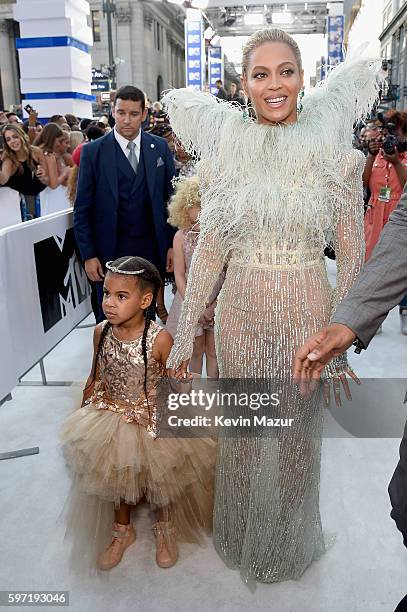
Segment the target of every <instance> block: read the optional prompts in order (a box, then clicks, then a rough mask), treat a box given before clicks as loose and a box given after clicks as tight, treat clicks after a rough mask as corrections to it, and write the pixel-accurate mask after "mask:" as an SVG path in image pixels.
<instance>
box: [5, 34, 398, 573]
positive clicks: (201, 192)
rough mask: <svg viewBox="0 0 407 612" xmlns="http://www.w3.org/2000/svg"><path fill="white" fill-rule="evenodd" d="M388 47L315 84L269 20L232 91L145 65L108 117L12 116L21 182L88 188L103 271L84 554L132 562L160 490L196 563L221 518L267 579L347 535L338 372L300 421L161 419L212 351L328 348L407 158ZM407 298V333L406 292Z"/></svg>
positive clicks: (252, 365) (90, 221)
mask: <svg viewBox="0 0 407 612" xmlns="http://www.w3.org/2000/svg"><path fill="white" fill-rule="evenodd" d="M379 64H380V62H379V61H377V62H375V61H372V60H371V59H363V58H358V59H353V60H349V61H348V62H345V65H344V66H343V67H342V68H343V69H342V70H340V69H339V70H333V71H332V73H331V74H330V75H329V77H328V84H329V85H330V86H326V87H325V88H319V89H317V90H316V91H315V92H310V93H309V94H307V95H306V96H305V97H304V98H303V97H302V93H301V92H302V90H303V85H304V83H303V80H304V74H303V69H302V60H301V54H300V50H299V48H298V45H297V44H296V43H295V41H294V40H293V39H292V38H291V37H290V36H289V35H288V34H286V33H285V32H283V31H281V30H278V29H267V30H262V31H260V32H257V33H255V34H253V35H252V36H251V37H250V39H249V40H248V42H247V43H246V45H245V47H244V51H243V58H242V72H243V73H242V82H241V86H242V91H238V86H237V84H232V87H231V90H230V93H229V94H227V93H226V91H225V89H224V88H223V83H222V82H221V81H219V82H218V83H217V89H218V93H217V96H211V95H209V94H207V93H201V92H193V91H189V90H186V89H181V90H172V91H170V92H168V93H167V94H166V95H165V96H164V99H163V101H162V102H156V103H154V104H152V105H151V104H150V103H149V102H148V101H147V100H146V96H145V94H144V93H143V92H142V91H141V90H140V89H138V88H136V87H133V86H130V85H129V86H124V87H122V88H120V89H119V90H118V91H117V93H116V96H115V99H114V102H113V107H112V116H111V117H107V118H106V121H102V122H101V121H98V122H95V121H92V120H87V119H82V121H81V122H79V120H78V119H77V118H75V117H73V116H72V115H65V116H62V115H61V116H59V115H58V116H55V117H52V118H51V120H50V122H49V123H48V124H47V125H45V126H41V125H39V124H38V122H37V117H36V116H35V113H31V115H30V119H29V120H28V122H27V123H26V125H24V126H20V125H19V121H14V120H13V121H11V120H10V117H7V123H4V126H3V128H2V137H3V141H4V142H3V163H2V170H1V172H0V183H1V184H3V185H8V186H10V187H11V188H13V189H17V190H19V191H20V192H21V193H26V194H27V195H28V196H34V197H36V196H38V195H39V196H40V201H41V210H42V211H43V212H44V213H45V214H47V213H49V212H53V211H54V210H55V209H59V208H58V206H60V202H61V200H62V199H63V198H65V203H66V201H67V198H69V201H70V203H71V204H73V209H74V213H73V214H74V230H75V237H76V242H77V247H78V252H79V254H80V258H81V260H82V262H83V265H84V267H85V270H86V274H87V276H88V278H89V280H90V282H91V283H92V286H93V288H94V298H95V299H94V312H95V318H96V323H97V325H96V327H95V333H94V358H93V363H92V368H91V373H90V376H89V378H88V381H87V384H86V387H85V391H84V398H83V404H82V406H81V407H80V408H78V409H77V410H76V411H75V412H74V413H73V414H72V415H71V416H70V417H69V418H68V420H67V422H66V423H65V425H64V428H63V430H62V433H61V436H62V441H63V445H64V451H65V453H66V457H67V460H68V463H69V464H70V466H71V469H72V472H73V474H74V479H75V486H76V488H75V489H74V490H73V492H72V493H71V497H70V510H69V512H68V527H67V531H68V533H69V534H70V535H71V536H72V538H73V555H74V559H76V560H75V561H74V564H75V563H77V555H78V553H79V554H80V555H82V553H83V551H84V547H85V548H86V546H87V544H86V543H89V546H88V549H87V552H88V553H89V555H88V556H89V558H90V561H91V563H94V564H97V565H98V567H99V568H100V569H102V570H108V569H111V568H112V567H114V566H116V565H117V564H118V563H119V562H120V560H121V558H122V556H123V554H124V552H125V550H126V549H127V548H128V547H129V546H130V545H131V544H132V543H133V542H134V540H135V537H136V535H135V530H134V528H133V525H132V520H131V515H130V512H131V508H132V506H134V505H136V504H137V503H138V502H139V501H140V500H141V499H142V498H143V497H145V498H146V499H147V501H149V502H150V503H151V505H152V507H153V508H154V510H155V511H156V520H155V523H154V525H153V530H154V534H155V537H156V543H157V553H156V560H157V563H158V565H159V566H160V567H170V566H171V565H174V564H175V563H176V561H177V557H178V549H177V539H178V540H182V539H185V540H189V541H199V539H200V533H201V532H202V531H205V530H206V531H207V530H211V529H212V528H213V534H214V535H213V537H214V544H215V548H216V550H217V552H218V553H219V555H220V556H221V557H222V558H223V559H224V560H225V563H226V564H227V565H228V566H229V567H235V568H238V569H239V570H240V572H241V576H242V578H243V579H244V580H245V581H249V580H257V581H260V582H276V581H281V580H287V579H293V578H295V579H298V578H299V577H300V576H301V575H302V574H303V572H304V571H305V569H306V568H307V567H308V566H309V565H310V563H312V561H313V560H315V559H316V558H319V557H320V556H321V555H322V553H323V552H324V551H325V541H324V537H323V532H322V527H321V520H320V515H319V479H320V450H321V435H322V433H321V432H322V417H323V414H322V406H321V402H320V401H319V400H320V397H319V396H318V393H317V394H316V395H315V394H314V395H312V394H306V393H304V394H299V393H297V392H294V391H293V390H292V388H291V387H289V388H287V390H284V392H283V397H282V401H281V406H280V408H279V410H280V411H281V415H282V416H283V414H284V415H289V416H290V417H293V418H294V419H295V422H296V433H295V435H291V432H290V434H286V433H285V432H284V433H281V434H278V435H277V437H276V438H275V439H270V438H268V437H262V436H255V437H253V438H246V437H243V438H242V437H239V436H234V437H233V436H232V437H227V436H226V437H220V439H219V441H218V442H217V444H216V443H215V442H214V441H213V440H210V439H198V440H194V441H190V440H188V441H185V440H166V439H162V438H160V436H159V431H158V425H157V418H158V417H157V412H158V407H157V404H156V401H157V400H156V389H157V385H158V382H159V380H160V379H161V377H162V376H163V375H164V373H165V371H166V370H167V371H168V374H169V376H170V377H172V378H174V379H175V380H178V381H180V382H182V381H183V382H186V381H188V380H190V378H191V373H195V374H198V375H201V374H202V370H203V356H204V355H205V356H206V369H207V374H208V376H209V377H211V378H214V379H217V378H218V377H220V378H223V379H233V378H252V379H265V380H271V379H273V378H276V377H277V378H280V379H281V378H282V379H288V377H290V375H291V372H292V369H293V363H294V357H295V354H296V352H297V351H298V349H299V348H300V347H301V346H302V345H304V346H306V347H307V346H308V349H309V350H308V353H309V352H310V351H311V350H314V349H315V346H316V345H314V344H310V345H307V341H308V337H309V336H311V335H312V334H316V333H317V332H318V331H319V330H320V329H321V328H322V327H324V326H325V325H327V324H328V323H329V321H330V318H331V316H332V314H333V311H334V310H335V308H336V307H337V306H339V305H340V304H341V301H342V300H343V299H344V298H345V296H346V294H347V293H348V292H349V291H350V289H351V287H352V285H353V284H354V282H355V280H356V278H357V277H358V275H359V273H360V271H361V269H362V267H363V264H364V262H365V261H370V260H371V258H374V249H375V246H376V243H377V242H378V240H379V237H380V234H381V232H382V230H383V228H384V226H385V224H386V223H387V222H388V221H389V216H390V215H391V213H392V211H393V210H394V209H395V207H396V206H397V204H398V201H399V199H400V197H401V195H402V192H403V189H404V185H405V182H406V180H407V153H406V151H407V146H406V145H405V142H406V139H407V114H405V113H402V112H398V111H389V112H387V113H385V114H384V115H380V114H377V115H375V116H372V115H370V112H371V108H372V104H373V101H374V100H375V98H377V95H378V80H377V74H378V66H379ZM259 67H260V68H259ZM248 100H250V108H251V112H244V111H245V110H246V109H247V101H248ZM299 100H300V103H299ZM356 101H357V104H356ZM225 102H232V103H233V104H226V103H225ZM356 108H357V109H358V111H359V112H360V114H359V115H357V114H356V111H355V109H356ZM333 109H334V112H333ZM361 116H364V117H366V116H370V117H372V118H371V119H370V120H369V121H367V122H366V123H365V124H363V125H362V124H360V119H361ZM1 120H2V115H0V121H1ZM355 125H358V129H357V130H356V131H355V129H354V126H355ZM352 136H353V143H352ZM236 144H237V145H238V146H236ZM225 152H226V153H225ZM362 180H363V186H364V192H363V190H362ZM364 240H365V241H366V250H364ZM327 247H330V249H331V256H332V257H335V258H336V263H337V270H338V274H337V286H336V291H335V292H333V290H332V287H331V285H330V283H329V281H328V277H327V274H326V263H325V260H324V252H326V249H327ZM169 279H170V280H172V282H173V285H174V291H173V293H174V294H175V295H174V297H173V301H172V304H171V308H170V312H169V314H168V313H167V309H166V305H165V301H164V291H163V285H164V282H165V281H166V280H169ZM406 290H407V287H406ZM406 292H407V291H406ZM400 312H401V316H402V331H403V333H406V332H407V323H406V320H407V299H406V298H404V299H403V300H402V301H401V302H400ZM156 316H158V317H159V318H160V320H161V322H162V323H163V324H165V325H164V326H159V325H158V324H157V323H156V322H155V319H156ZM304 350H305V349H304ZM308 353H307V352H305V353H304V355H303V356H302V359H303V362H304V363H305V362H306V361H307V359H308ZM332 356H333V357H334V359H333V360H332V361H331V363H330V364H328V363H327V361H328V360H326V364H325V365H326V369H325V376H326V379H327V381H328V382H329V381H331V382H332V383H333V386H334V388H335V397H337V393H336V391H337V388H338V385H339V383H340V382H342V383H343V385H344V386H346V385H345V381H346V376H347V375H350V376H351V377H353V378H356V377H355V375H354V373H353V371H352V370H351V368H350V367H349V365H348V362H347V358H346V355H341V354H340V353H339V352H338V353H336V354H335V355H331V357H332ZM188 368H189V370H188ZM307 368H308V369H311V368H312V366H311V364H310V362H309V361H308V362H307ZM317 373H318V374H319V373H320V372H319V371H318V372H317ZM216 454H217V457H218V458H217V462H216ZM215 462H216V479H215ZM215 480H216V485H215ZM406 494H407V489H406ZM212 519H213V520H212ZM111 522H112V523H113V530H112V535H111V536H110V535H109V536H108V537H107V536H106V534H109V528H108V527H109V524H110V523H111ZM405 542H407V540H406V539H405ZM82 556H83V555H82Z"/></svg>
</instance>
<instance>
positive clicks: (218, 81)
mask: <svg viewBox="0 0 407 612" xmlns="http://www.w3.org/2000/svg"><path fill="white" fill-rule="evenodd" d="M218 83H220V84H221V85H223V83H222V79H218V80H217V81H215V85H218Z"/></svg>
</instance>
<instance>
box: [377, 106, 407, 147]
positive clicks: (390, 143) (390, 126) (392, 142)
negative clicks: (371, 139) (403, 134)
mask: <svg viewBox="0 0 407 612" xmlns="http://www.w3.org/2000/svg"><path fill="white" fill-rule="evenodd" d="M377 118H378V120H379V121H380V123H381V124H382V126H383V127H384V128H386V130H387V131H388V134H387V135H386V136H385V137H384V138H383V142H382V149H383V152H384V153H386V155H393V154H394V153H395V150H396V147H397V151H398V152H399V153H404V152H405V151H407V141H404V140H399V139H398V138H397V136H396V135H395V134H394V132H395V130H396V126H395V124H394V123H392V122H391V121H387V119H386V118H385V117H384V115H383V113H377Z"/></svg>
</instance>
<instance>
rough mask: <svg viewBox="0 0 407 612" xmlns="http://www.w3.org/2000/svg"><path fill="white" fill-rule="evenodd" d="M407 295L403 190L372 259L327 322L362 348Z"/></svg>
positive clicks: (406, 216) (406, 194)
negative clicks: (343, 327)
mask: <svg viewBox="0 0 407 612" xmlns="http://www.w3.org/2000/svg"><path fill="white" fill-rule="evenodd" d="M406 293H407V187H405V188H404V192H403V195H402V196H401V198H400V201H399V203H398V206H397V208H396V209H395V210H394V211H393V212H392V214H391V215H390V218H389V221H388V222H387V224H386V226H385V227H384V229H383V231H382V233H381V236H380V240H379V242H378V243H377V245H376V247H375V249H374V251H373V253H372V256H371V257H370V259H369V261H368V262H367V263H366V264H365V266H364V267H363V269H362V271H361V273H360V275H359V276H358V278H357V280H356V282H355V284H354V285H353V287H352V288H351V290H350V291H349V293H348V295H347V296H346V298H345V299H344V300H343V301H342V302H341V303H340V304H339V306H338V308H337V309H336V311H335V314H334V316H333V317H332V319H331V322H332V323H342V324H343V325H346V326H347V327H349V328H350V329H351V330H352V331H354V332H355V334H356V335H357V337H358V338H359V340H360V341H361V342H362V343H363V345H364V346H365V348H367V346H368V345H369V343H370V341H371V340H372V338H373V337H374V335H375V333H376V331H377V330H378V328H379V327H380V325H381V324H382V322H383V321H384V319H385V318H386V317H387V315H388V313H389V311H390V310H391V309H392V308H393V307H394V306H396V305H397V304H398V303H399V302H400V301H401V299H402V298H403V297H404V295H405V294H406Z"/></svg>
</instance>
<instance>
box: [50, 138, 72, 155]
mask: <svg viewBox="0 0 407 612" xmlns="http://www.w3.org/2000/svg"><path fill="white" fill-rule="evenodd" d="M68 146H69V142H68V139H67V137H66V136H65V135H64V136H58V138H55V141H54V148H53V152H54V153H55V154H56V155H64V153H66V152H67V150H68Z"/></svg>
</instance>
